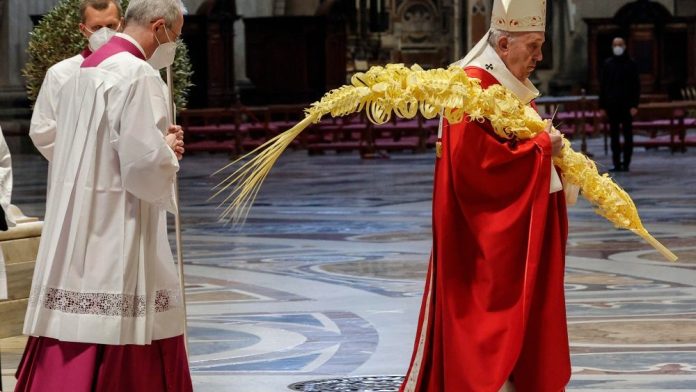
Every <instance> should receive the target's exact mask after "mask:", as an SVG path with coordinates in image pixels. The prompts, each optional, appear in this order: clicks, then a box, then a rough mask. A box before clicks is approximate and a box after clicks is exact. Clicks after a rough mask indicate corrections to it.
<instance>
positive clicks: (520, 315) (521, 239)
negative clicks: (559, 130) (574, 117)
mask: <svg viewBox="0 0 696 392" xmlns="http://www.w3.org/2000/svg"><path fill="white" fill-rule="evenodd" d="M465 71H466V72H467V74H468V75H469V76H470V77H475V78H478V79H480V80H481V85H482V87H483V88H487V87H488V86H490V85H492V84H497V83H498V82H497V81H496V80H495V78H493V76H491V75H490V74H488V73H487V72H486V71H484V70H481V69H479V68H473V67H471V68H467V69H466V70H465ZM442 144H443V153H442V157H441V158H440V159H438V162H437V164H436V168H435V186H434V191H433V256H432V258H431V265H430V268H429V276H431V279H432V283H428V284H427V285H426V292H425V294H424V301H423V306H422V308H421V315H420V318H419V325H418V332H417V334H416V345H415V348H414V355H413V358H412V361H411V362H412V363H411V367H410V369H409V374H408V375H407V378H406V382H405V383H404V385H403V386H402V389H401V390H402V391H408V392H426V391H427V392H468V391H475V392H498V390H499V389H500V388H501V386H502V385H503V383H504V382H505V381H506V380H507V379H508V378H512V379H513V380H514V384H515V387H516V389H517V391H518V392H532V391H533V392H547V391H548V392H558V391H561V390H563V388H564V386H565V385H566V383H567V382H568V380H569V378H570V359H569V358H570V357H569V349H568V337H567V326H566V318H565V300H564V291H563V273H564V262H565V261H564V260H565V257H564V255H565V242H566V239H567V217H566V207H565V199H564V197H563V193H562V192H556V193H553V194H549V183H550V178H551V145H550V139H549V136H548V134H546V133H544V134H541V135H539V136H537V137H535V138H533V139H530V140H518V141H513V142H510V141H504V140H501V139H500V138H498V137H497V136H496V135H495V133H494V131H493V129H492V127H491V124H490V123H489V122H488V121H486V122H483V123H479V122H462V123H459V124H451V125H450V124H447V123H446V121H445V126H444V128H443V137H442ZM429 291H430V301H427V298H428V294H429ZM428 304H429V307H428V308H429V311H428V313H429V314H427V317H426V314H425V309H426V307H427V306H426V305H428ZM426 321H427V322H426ZM424 329H425V331H426V333H425V334H424V336H425V340H424V341H423V343H422V344H423V345H424V347H423V348H422V350H421V351H422V352H423V356H422V357H419V356H418V355H417V353H418V347H419V345H420V343H421V340H420V339H419V337H420V336H421V332H422V331H423V330H424ZM416 365H418V366H416ZM416 373H417V374H416ZM409 380H411V381H409ZM413 380H417V382H414V381H413Z"/></svg>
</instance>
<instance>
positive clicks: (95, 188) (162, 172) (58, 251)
mask: <svg viewBox="0 0 696 392" xmlns="http://www.w3.org/2000/svg"><path fill="white" fill-rule="evenodd" d="M118 36H121V37H123V38H124V39H127V40H129V41H131V42H134V41H133V39H132V38H130V37H128V36H125V35H123V34H118ZM107 45H108V44H107ZM141 50H142V49H141ZM95 53H98V52H95ZM92 56H94V55H92ZM166 91H167V90H166V85H165V84H164V82H163V81H162V79H161V78H160V76H159V73H158V72H157V71H155V70H154V69H152V67H151V66H150V65H148V64H147V63H146V62H145V61H143V60H141V59H139V58H137V57H136V56H134V55H133V54H131V53H128V52H121V53H118V54H115V55H112V56H111V57H108V58H107V59H105V60H104V61H102V62H101V63H100V64H99V65H98V66H96V67H91V68H80V69H79V71H78V72H77V73H76V74H75V75H74V76H73V77H72V78H71V79H69V80H68V81H67V82H66V83H65V84H64V86H63V87H62V88H61V90H60V91H59V101H56V102H60V105H58V107H57V113H56V127H57V129H59V130H60V131H59V132H57V133H54V134H55V143H54V147H53V149H52V154H49V155H50V156H51V165H52V171H51V188H50V190H49V196H48V200H47V205H46V217H45V221H44V230H43V233H42V239H41V245H40V247H39V254H38V257H37V262H36V268H35V271H34V278H33V282H32V291H31V295H30V301H29V307H28V309H27V315H26V318H25V323H24V333H25V334H27V335H33V336H47V337H51V338H55V339H58V340H62V341H74V342H86V343H97V344H119V345H123V344H149V343H151V341H152V340H159V339H165V338H169V337H173V336H178V335H181V334H182V333H183V330H184V324H183V321H184V320H183V317H184V316H183V308H182V301H181V292H180V289H179V284H178V278H177V272H176V269H175V265H174V261H173V257H172V253H171V248H170V245H169V241H168V238H167V230H166V211H170V212H173V211H175V209H176V205H175V201H174V192H173V191H174V189H173V182H174V179H175V175H176V172H177V171H178V168H179V164H178V161H177V159H176V156H175V154H174V153H173V151H172V150H171V149H170V148H169V147H168V146H167V144H166V142H165V140H164V135H165V133H166V131H167V127H168V126H169V125H170V124H171V121H170V119H169V118H168V110H167V108H168V98H167V97H168V94H167V92H166ZM49 142H50V141H49ZM45 145H46V146H48V145H50V143H46V144H45Z"/></svg>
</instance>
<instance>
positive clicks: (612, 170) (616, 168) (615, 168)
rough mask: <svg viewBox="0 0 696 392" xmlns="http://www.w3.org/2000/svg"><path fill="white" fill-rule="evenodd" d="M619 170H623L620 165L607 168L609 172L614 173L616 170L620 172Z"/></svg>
mask: <svg viewBox="0 0 696 392" xmlns="http://www.w3.org/2000/svg"><path fill="white" fill-rule="evenodd" d="M621 171H623V168H621V167H616V166H614V167H612V168H611V169H609V172H610V173H616V172H621Z"/></svg>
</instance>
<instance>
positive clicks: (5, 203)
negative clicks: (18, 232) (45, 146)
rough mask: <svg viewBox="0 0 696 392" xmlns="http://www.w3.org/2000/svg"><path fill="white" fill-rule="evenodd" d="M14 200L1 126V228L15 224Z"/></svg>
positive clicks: (1, 263) (0, 283)
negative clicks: (12, 205) (12, 209)
mask: <svg viewBox="0 0 696 392" xmlns="http://www.w3.org/2000/svg"><path fill="white" fill-rule="evenodd" d="M11 201H12V157H11V156H10V149H9V148H8V147H7V143H6V142H5V136H4V135H3V134H2V128H0V208H2V211H0V230H7V229H8V228H9V227H12V226H14V225H15V223H14V220H13V219H12V217H11V214H10V212H9V207H10V203H11ZM0 299H7V274H6V271H5V255H3V253H2V249H1V248H0Z"/></svg>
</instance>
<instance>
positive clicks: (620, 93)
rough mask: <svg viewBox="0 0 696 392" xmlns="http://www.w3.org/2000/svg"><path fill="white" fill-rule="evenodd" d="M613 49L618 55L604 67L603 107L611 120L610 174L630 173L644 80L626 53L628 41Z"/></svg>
mask: <svg viewBox="0 0 696 392" xmlns="http://www.w3.org/2000/svg"><path fill="white" fill-rule="evenodd" d="M611 46H612V51H613V53H614V55H613V56H611V57H610V58H608V59H607V60H606V61H605V62H604V66H603V67H602V75H601V79H600V94H599V106H600V107H601V108H602V110H603V112H604V113H603V114H605V115H606V117H607V118H608V120H609V130H610V133H611V158H612V161H613V163H614V167H613V168H612V169H610V171H614V172H620V171H629V167H630V165H631V155H632V154H633V116H635V115H636V114H637V113H638V103H639V102H640V77H639V76H638V66H637V65H636V62H635V61H633V60H632V59H631V58H630V57H629V56H628V53H626V41H624V39H623V38H621V37H616V38H614V41H612V44H611ZM621 134H623V148H621ZM622 153H623V157H622Z"/></svg>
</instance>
